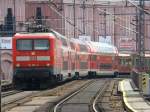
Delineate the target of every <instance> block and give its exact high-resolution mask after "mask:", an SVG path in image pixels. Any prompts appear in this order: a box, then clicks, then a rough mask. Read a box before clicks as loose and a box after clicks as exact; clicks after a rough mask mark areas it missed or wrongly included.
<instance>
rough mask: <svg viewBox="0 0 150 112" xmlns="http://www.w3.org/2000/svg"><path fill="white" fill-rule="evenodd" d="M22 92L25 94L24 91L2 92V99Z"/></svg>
mask: <svg viewBox="0 0 150 112" xmlns="http://www.w3.org/2000/svg"><path fill="white" fill-rule="evenodd" d="M20 92H23V91H17V90H11V91H6V92H2V94H1V97H2V98H4V97H7V96H10V95H14V94H17V93H20Z"/></svg>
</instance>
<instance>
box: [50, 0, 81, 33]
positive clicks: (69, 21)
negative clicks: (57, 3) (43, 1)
mask: <svg viewBox="0 0 150 112" xmlns="http://www.w3.org/2000/svg"><path fill="white" fill-rule="evenodd" d="M52 1H53V0H49V3H48V6H49V7H50V8H51V9H52V10H53V11H55V12H56V13H57V14H58V15H59V16H60V17H62V18H63V19H64V20H65V21H66V22H68V23H69V24H70V25H71V26H73V27H74V28H75V29H77V30H78V31H79V32H80V33H83V31H81V30H80V29H79V28H78V27H77V26H75V25H74V23H72V22H71V20H68V18H66V17H64V16H63V15H62V14H61V13H60V12H58V11H57V9H55V8H54V7H52V6H51V3H52Z"/></svg>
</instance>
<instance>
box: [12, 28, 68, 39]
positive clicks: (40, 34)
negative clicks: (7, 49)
mask: <svg viewBox="0 0 150 112" xmlns="http://www.w3.org/2000/svg"><path fill="white" fill-rule="evenodd" d="M15 36H52V37H56V38H65V39H67V38H66V37H65V36H63V35H61V34H60V33H58V32H56V31H55V30H51V31H50V32H35V33H32V32H31V33H30V32H21V33H17V34H16V35H15Z"/></svg>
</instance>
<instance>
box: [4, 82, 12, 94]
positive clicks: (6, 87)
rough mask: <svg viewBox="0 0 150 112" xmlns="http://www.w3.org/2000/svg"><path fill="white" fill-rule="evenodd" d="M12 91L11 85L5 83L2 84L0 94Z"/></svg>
mask: <svg viewBox="0 0 150 112" xmlns="http://www.w3.org/2000/svg"><path fill="white" fill-rule="evenodd" d="M12 89H13V84H12V83H6V84H2V92H4V91H9V90H12Z"/></svg>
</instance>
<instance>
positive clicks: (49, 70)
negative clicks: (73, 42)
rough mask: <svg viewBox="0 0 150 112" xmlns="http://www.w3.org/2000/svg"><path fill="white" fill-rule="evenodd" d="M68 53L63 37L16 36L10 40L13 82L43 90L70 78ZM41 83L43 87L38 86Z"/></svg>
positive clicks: (58, 35) (30, 34) (67, 46)
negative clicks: (44, 87) (31, 85)
mask: <svg viewBox="0 0 150 112" xmlns="http://www.w3.org/2000/svg"><path fill="white" fill-rule="evenodd" d="M70 52H71V49H70V47H69V43H68V40H67V38H66V37H64V36H62V35H60V34H59V33H57V32H55V31H53V32H51V33H20V34H16V35H15V36H14V38H13V69H14V75H13V82H14V83H15V85H17V86H20V84H21V87H24V86H27V84H29V83H30V82H31V83H32V84H34V83H33V82H35V84H36V86H37V84H39V86H40V87H41V86H42V87H43V86H45V85H48V84H52V83H56V82H57V81H62V80H64V79H66V78H68V77H69V78H70V77H71V75H70V73H71V72H70V71H71V67H70V59H68V58H70V56H69V53H70ZM39 82H43V83H39Z"/></svg>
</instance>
